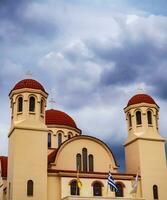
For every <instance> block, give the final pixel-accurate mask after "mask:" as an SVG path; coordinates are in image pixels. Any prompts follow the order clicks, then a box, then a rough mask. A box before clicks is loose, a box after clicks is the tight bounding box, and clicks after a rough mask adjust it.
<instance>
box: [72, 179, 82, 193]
mask: <svg viewBox="0 0 167 200" xmlns="http://www.w3.org/2000/svg"><path fill="white" fill-rule="evenodd" d="M70 190H71V195H79V194H80V190H79V187H77V181H76V180H74V181H72V182H71V184H70Z"/></svg>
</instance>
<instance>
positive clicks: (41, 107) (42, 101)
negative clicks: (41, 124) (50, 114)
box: [40, 99, 44, 114]
mask: <svg viewBox="0 0 167 200" xmlns="http://www.w3.org/2000/svg"><path fill="white" fill-rule="evenodd" d="M40 111H41V114H43V113H44V100H43V99H41V105H40Z"/></svg>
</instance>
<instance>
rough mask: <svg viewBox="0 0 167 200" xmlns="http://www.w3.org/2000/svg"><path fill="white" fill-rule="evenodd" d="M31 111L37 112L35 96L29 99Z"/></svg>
mask: <svg viewBox="0 0 167 200" xmlns="http://www.w3.org/2000/svg"><path fill="white" fill-rule="evenodd" d="M29 111H30V112H35V97H30V100H29Z"/></svg>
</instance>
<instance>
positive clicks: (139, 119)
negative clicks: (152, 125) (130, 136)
mask: <svg viewBox="0 0 167 200" xmlns="http://www.w3.org/2000/svg"><path fill="white" fill-rule="evenodd" d="M136 124H137V125H140V124H141V112H140V111H137V112H136Z"/></svg>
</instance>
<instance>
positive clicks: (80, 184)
mask: <svg viewBox="0 0 167 200" xmlns="http://www.w3.org/2000/svg"><path fill="white" fill-rule="evenodd" d="M77 187H78V188H79V189H81V187H82V182H81V180H80V178H79V167H78V169H77Z"/></svg>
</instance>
